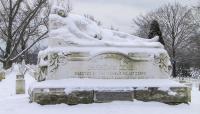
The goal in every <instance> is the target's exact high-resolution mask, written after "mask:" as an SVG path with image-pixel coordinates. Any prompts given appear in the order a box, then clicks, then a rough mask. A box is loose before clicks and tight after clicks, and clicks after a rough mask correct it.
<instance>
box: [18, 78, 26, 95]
mask: <svg viewBox="0 0 200 114" xmlns="http://www.w3.org/2000/svg"><path fill="white" fill-rule="evenodd" d="M16 94H25V80H24V76H23V75H17V79H16Z"/></svg>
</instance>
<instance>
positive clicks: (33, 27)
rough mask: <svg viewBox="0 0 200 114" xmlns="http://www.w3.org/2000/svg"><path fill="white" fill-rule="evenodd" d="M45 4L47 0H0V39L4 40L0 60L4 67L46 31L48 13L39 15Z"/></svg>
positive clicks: (8, 65) (42, 36)
mask: <svg viewBox="0 0 200 114" xmlns="http://www.w3.org/2000/svg"><path fill="white" fill-rule="evenodd" d="M46 5H47V0H34V1H31V3H30V1H27V0H0V39H1V40H3V41H4V42H5V48H3V47H1V49H0V50H1V53H0V62H2V63H3V67H4V68H5V69H7V68H9V67H11V65H12V63H13V62H14V61H15V60H16V59H18V58H19V57H21V55H23V54H24V53H25V52H27V51H28V50H29V49H30V48H31V47H32V46H33V45H34V44H36V43H37V42H38V41H40V40H41V39H43V38H44V37H45V36H46V34H47V33H48V28H47V27H48V26H47V21H48V15H41V12H42V11H43V8H44V7H46ZM45 14H48V13H45ZM20 48H21V49H20Z"/></svg>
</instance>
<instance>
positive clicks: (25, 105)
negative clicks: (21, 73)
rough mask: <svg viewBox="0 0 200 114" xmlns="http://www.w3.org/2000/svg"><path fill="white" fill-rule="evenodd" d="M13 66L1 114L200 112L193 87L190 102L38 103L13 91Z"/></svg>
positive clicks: (2, 86)
mask: <svg viewBox="0 0 200 114" xmlns="http://www.w3.org/2000/svg"><path fill="white" fill-rule="evenodd" d="M16 72H17V71H16V70H15V68H14V69H13V70H12V72H10V73H7V76H6V79H5V80H3V81H1V82H0V98H1V99H0V114H200V92H199V91H198V89H197V88H196V87H193V89H192V102H191V103H190V104H180V105H167V104H163V103H158V102H141V101H134V102H119V101H117V102H111V103H99V104H96V103H95V104H80V105H74V106H69V105H65V104H58V105H45V106H42V105H38V104H36V103H29V98H28V97H29V96H28V93H26V94H25V95H16V94H15V75H16ZM25 80H26V89H28V86H29V85H30V84H31V83H33V82H35V80H34V79H33V78H32V77H31V76H30V75H29V73H27V74H26V76H25Z"/></svg>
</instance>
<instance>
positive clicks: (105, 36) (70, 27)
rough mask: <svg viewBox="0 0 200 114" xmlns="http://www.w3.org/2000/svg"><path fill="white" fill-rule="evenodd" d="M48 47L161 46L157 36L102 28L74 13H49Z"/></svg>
mask: <svg viewBox="0 0 200 114" xmlns="http://www.w3.org/2000/svg"><path fill="white" fill-rule="evenodd" d="M49 28H50V33H49V37H50V41H49V47H63V46H64V47H66V46H106V47H107V46H108V47H109V46H111V47H112V46H117V47H118V46H119V47H130V46H131V47H146V48H163V45H162V44H160V43H159V42H157V40H158V38H157V37H155V38H153V39H144V38H139V37H136V36H133V35H130V34H127V33H123V32H119V31H114V30H109V29H104V28H102V27H101V26H98V25H97V23H96V22H94V21H92V20H90V19H88V18H86V17H84V16H79V15H75V14H69V15H68V16H67V17H62V16H59V15H58V14H50V21H49Z"/></svg>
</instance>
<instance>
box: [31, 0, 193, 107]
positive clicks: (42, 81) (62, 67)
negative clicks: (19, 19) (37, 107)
mask: <svg viewBox="0 0 200 114" xmlns="http://www.w3.org/2000/svg"><path fill="white" fill-rule="evenodd" d="M53 1H54V2H59V4H62V3H61V2H62V1H59V0H53ZM59 4H57V5H58V6H56V7H52V10H51V11H53V12H51V14H50V16H49V29H50V32H49V33H48V36H49V38H48V48H47V49H45V50H43V51H40V53H39V55H38V70H37V71H38V72H37V73H36V74H37V76H36V79H37V80H38V82H37V83H35V84H33V86H31V87H30V88H29V95H30V101H31V102H37V103H39V104H58V103H66V104H79V103H84V104H87V103H93V102H111V101H134V99H137V100H141V101H158V102H164V103H168V104H179V103H189V102H190V88H189V87H186V86H184V85H183V84H180V83H178V82H175V81H173V80H170V75H171V70H172V66H171V63H170V58H169V55H168V53H167V51H166V50H165V49H164V46H163V45H162V44H160V43H159V42H158V38H157V37H155V38H153V39H143V38H139V37H136V36H133V35H129V34H126V33H122V32H117V31H112V30H107V29H103V28H101V27H99V26H98V25H97V24H96V23H95V22H93V21H91V20H89V19H87V18H85V17H81V16H78V15H74V14H69V15H67V17H65V16H62V15H65V14H62V15H61V16H60V14H58V12H59V10H62V5H61V6H59ZM53 5H56V3H53ZM54 11H56V12H57V13H56V12H54ZM59 88H63V89H59ZM154 88H157V89H154ZM163 88H164V89H163ZM171 88H176V89H171ZM54 90H58V91H54ZM151 95H153V96H152V97H151ZM180 99H181V100H180Z"/></svg>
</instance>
